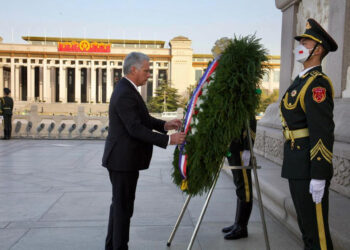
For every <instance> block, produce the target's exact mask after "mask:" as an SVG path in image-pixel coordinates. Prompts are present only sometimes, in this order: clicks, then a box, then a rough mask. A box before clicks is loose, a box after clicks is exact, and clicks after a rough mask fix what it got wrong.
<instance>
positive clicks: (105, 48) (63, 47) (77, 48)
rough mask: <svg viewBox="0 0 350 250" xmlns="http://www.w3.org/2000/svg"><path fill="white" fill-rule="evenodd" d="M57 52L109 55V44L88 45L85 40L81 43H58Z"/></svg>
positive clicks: (95, 43)
mask: <svg viewBox="0 0 350 250" xmlns="http://www.w3.org/2000/svg"><path fill="white" fill-rule="evenodd" d="M58 51H65V52H97V53H110V52H111V44H108V43H97V42H92V43H89V42H88V41H86V40H83V41H81V42H79V43H78V42H75V41H73V42H59V43H58Z"/></svg>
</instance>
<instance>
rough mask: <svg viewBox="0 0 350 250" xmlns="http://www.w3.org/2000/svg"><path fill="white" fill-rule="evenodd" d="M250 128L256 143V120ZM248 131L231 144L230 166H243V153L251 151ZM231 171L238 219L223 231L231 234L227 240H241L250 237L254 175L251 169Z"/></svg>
mask: <svg viewBox="0 0 350 250" xmlns="http://www.w3.org/2000/svg"><path fill="white" fill-rule="evenodd" d="M249 126H250V134H251V137H252V140H253V143H254V139H255V133H256V119H255V118H253V119H251V120H250V125H249ZM247 131H248V130H247V129H243V130H242V133H241V137H240V138H239V139H237V140H234V141H232V142H231V144H230V148H229V151H230V156H229V157H227V160H228V162H229V164H230V166H243V161H242V153H243V151H244V150H250V146H249V137H248V134H247ZM253 145H254V144H253ZM231 171H232V175H233V182H234V184H235V186H236V195H237V208H236V218H235V224H234V225H232V226H230V227H225V228H224V229H223V230H222V231H223V232H225V233H228V232H230V233H229V234H228V235H226V236H225V238H226V239H239V238H243V237H247V236H248V232H247V225H248V222H249V218H250V214H251V211H252V207H253V197H252V195H253V192H252V175H251V170H250V169H232V170H231ZM237 226H239V227H237ZM242 232H243V233H242Z"/></svg>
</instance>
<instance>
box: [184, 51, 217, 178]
mask: <svg viewBox="0 0 350 250" xmlns="http://www.w3.org/2000/svg"><path fill="white" fill-rule="evenodd" d="M218 63H219V57H217V58H215V59H214V61H213V62H212V63H211V64H210V65H209V67H208V68H207V70H206V71H205V72H204V74H203V76H202V78H201V79H200V81H199V83H198V85H197V87H196V89H195V90H194V92H193V94H192V97H191V100H190V102H189V103H188V105H187V112H186V116H185V119H184V132H185V133H186V134H187V133H188V131H189V130H190V129H191V120H192V116H193V114H195V113H196V110H195V108H196V104H197V101H198V98H199V96H201V95H202V88H203V86H204V84H205V83H206V82H209V77H210V76H211V75H212V74H213V73H214V71H215V69H216V67H217V66H218ZM185 145H186V142H184V143H183V144H181V145H180V152H179V168H180V173H181V175H182V178H183V179H186V177H187V173H186V168H187V154H186V152H185V151H184V149H185Z"/></svg>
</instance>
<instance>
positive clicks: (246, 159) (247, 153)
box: [242, 150, 250, 166]
mask: <svg viewBox="0 0 350 250" xmlns="http://www.w3.org/2000/svg"><path fill="white" fill-rule="evenodd" d="M242 161H243V166H249V162H250V151H249V150H244V151H243V153H242Z"/></svg>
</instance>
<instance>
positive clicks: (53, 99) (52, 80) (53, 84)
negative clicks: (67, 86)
mask: <svg viewBox="0 0 350 250" xmlns="http://www.w3.org/2000/svg"><path fill="white" fill-rule="evenodd" d="M49 72H50V76H51V77H50V87H51V92H50V93H51V103H54V102H56V67H51V68H50V67H49Z"/></svg>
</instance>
